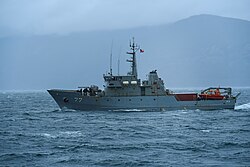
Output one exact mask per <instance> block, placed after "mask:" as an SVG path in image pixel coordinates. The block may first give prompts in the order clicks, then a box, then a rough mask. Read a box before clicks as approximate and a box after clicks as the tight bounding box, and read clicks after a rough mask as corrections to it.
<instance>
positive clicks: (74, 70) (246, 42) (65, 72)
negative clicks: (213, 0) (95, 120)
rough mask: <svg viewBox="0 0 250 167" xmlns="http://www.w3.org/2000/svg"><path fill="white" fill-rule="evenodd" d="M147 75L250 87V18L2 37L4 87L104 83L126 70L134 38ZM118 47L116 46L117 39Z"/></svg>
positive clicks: (172, 83)
mask: <svg viewBox="0 0 250 167" xmlns="http://www.w3.org/2000/svg"><path fill="white" fill-rule="evenodd" d="M131 37H135V40H136V42H138V44H140V46H141V48H143V49H144V50H145V52H144V53H143V54H138V56H137V62H138V72H139V76H140V78H142V79H145V77H146V75H147V73H148V72H149V71H151V70H155V69H157V70H158V73H159V75H160V77H161V78H162V79H164V81H165V84H166V87H169V88H176V87H199V88H200V87H207V86H250V77H249V76H250V75H249V67H250V22H249V21H245V20H240V19H233V18H225V17H219V16H213V15H197V16H192V17H189V18H187V19H183V20H180V21H178V22H175V23H172V24H166V25H160V26H148V27H139V28H134V29H124V30H114V31H94V32H80V33H74V34H68V35H64V36H62V35H42V36H15V37H5V38H0V60H1V61H0V66H1V67H0V90H13V89H14V90H20V89H21V90H24V89H25V90H27V89H28V90H30V89H47V88H76V87H77V86H86V85H90V84H97V85H99V86H102V85H103V79H102V75H103V74H104V73H106V72H107V71H108V70H109V56H110V54H111V50H112V54H113V71H114V73H115V74H116V73H118V63H117V62H118V59H120V70H119V72H120V74H126V72H128V70H129V68H130V66H129V64H127V63H126V62H125V60H126V59H128V55H126V54H125V53H126V51H127V50H128V44H129V39H131ZM112 41H113V47H112V49H111V43H112Z"/></svg>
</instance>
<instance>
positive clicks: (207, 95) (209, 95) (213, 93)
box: [199, 88, 225, 100]
mask: <svg viewBox="0 0 250 167" xmlns="http://www.w3.org/2000/svg"><path fill="white" fill-rule="evenodd" d="M199 97H200V98H201V99H203V100H223V99H225V96H223V95H221V93H220V89H219V88H211V89H207V90H206V91H203V92H202V93H201V94H199Z"/></svg>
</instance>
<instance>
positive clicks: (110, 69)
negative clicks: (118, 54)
mask: <svg viewBox="0 0 250 167" xmlns="http://www.w3.org/2000/svg"><path fill="white" fill-rule="evenodd" d="M112 51H113V40H112V43H111V49H110V60H109V61H110V62H109V63H110V67H109V74H110V75H111V76H112V58H113V55H112Z"/></svg>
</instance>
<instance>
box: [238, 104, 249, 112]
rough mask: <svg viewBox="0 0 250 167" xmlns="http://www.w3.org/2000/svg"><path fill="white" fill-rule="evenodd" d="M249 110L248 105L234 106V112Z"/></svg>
mask: <svg viewBox="0 0 250 167" xmlns="http://www.w3.org/2000/svg"><path fill="white" fill-rule="evenodd" d="M249 109H250V103H246V104H242V105H239V106H235V110H249Z"/></svg>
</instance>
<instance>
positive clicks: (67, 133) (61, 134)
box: [41, 131, 82, 138]
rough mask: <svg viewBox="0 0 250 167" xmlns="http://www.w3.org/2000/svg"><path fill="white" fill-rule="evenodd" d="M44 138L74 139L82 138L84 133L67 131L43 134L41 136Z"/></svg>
mask: <svg viewBox="0 0 250 167" xmlns="http://www.w3.org/2000/svg"><path fill="white" fill-rule="evenodd" d="M41 135H42V136H44V137H47V138H61V137H63V138H72V137H80V136H82V132H80V131H65V132H58V133H55V134H49V133H42V134H41Z"/></svg>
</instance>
